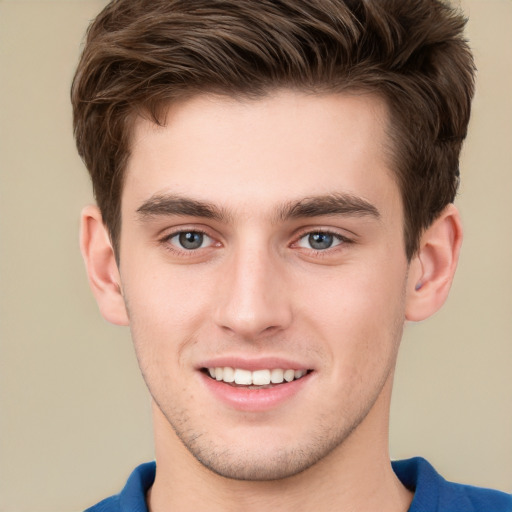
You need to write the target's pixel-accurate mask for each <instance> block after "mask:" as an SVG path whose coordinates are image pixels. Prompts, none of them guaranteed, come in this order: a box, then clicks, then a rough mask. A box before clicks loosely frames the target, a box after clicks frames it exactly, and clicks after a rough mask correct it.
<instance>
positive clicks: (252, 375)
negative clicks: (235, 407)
mask: <svg viewBox="0 0 512 512" xmlns="http://www.w3.org/2000/svg"><path fill="white" fill-rule="evenodd" d="M202 371H203V373H205V374H206V375H208V376H209V377H210V378H212V379H215V380H217V381H222V382H225V383H226V384H230V385H232V386H244V387H249V389H252V388H256V389H264V388H269V387H273V386H275V385H278V384H285V383H288V382H292V381H294V380H298V379H301V378H302V377H304V376H305V375H308V374H309V373H311V372H312V371H313V370H295V369H292V368H288V369H283V368H273V369H271V370H270V369H269V370H267V369H264V370H255V371H251V370H244V369H241V368H232V367H230V366H222V367H214V368H203V369H202Z"/></svg>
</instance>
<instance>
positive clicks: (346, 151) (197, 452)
mask: <svg viewBox="0 0 512 512" xmlns="http://www.w3.org/2000/svg"><path fill="white" fill-rule="evenodd" d="M386 119H387V112H386V109H385V107H384V105H383V104H382V103H381V102H380V100H378V99H376V98H373V97H369V96H362V95H359V96H356V95H353V96H350V95H325V96H318V95H306V94H301V93H294V92H286V91H283V92H279V93H276V94H273V95H269V96H268V97H265V98H263V99H259V100H247V101H236V100H233V99H227V98H223V97H216V96H199V97H196V98H194V99H192V100H188V101H186V102H183V103H181V104H176V105H173V106H172V107H171V109H170V111H169V115H168V118H167V125H166V126H165V127H157V126H155V125H154V124H152V123H150V122H149V121H145V120H142V119H141V120H139V121H138V122H137V124H136V126H135V131H134V138H133V146H132V154H131V157H130V160H129V164H128V168H127V172H126V180H125V185H124V190H123V198H122V231H121V244H120V262H121V263H120V275H121V285H122V291H123V295H124V298H125V302H126V305H127V308H128V312H129V317H130V326H131V330H132V335H133V340H134V344H135V348H136V352H137V357H138V360H139V364H140V367H141V369H142V372H143V375H144V378H145V380H146V382H147V385H148V388H149V390H150V392H151V395H152V397H153V399H154V401H155V403H156V405H157V407H158V409H157V411H158V412H157V414H158V415H160V416H161V418H160V421H159V423H157V425H160V427H158V428H161V429H163V430H165V431H166V432H165V435H167V436H175V435H176V436H177V437H179V439H181V441H182V442H183V443H184V445H185V446H186V447H187V448H188V450H189V452H190V453H191V454H193V455H194V456H195V457H196V458H197V459H198V460H200V461H201V462H202V463H203V464H204V465H206V466H207V467H209V468H211V469H212V470H213V471H215V472H218V473H220V474H222V475H225V476H228V477H232V478H243V479H260V480H261V479H273V478H281V477H286V476H289V475H292V474H295V473H297V472H299V471H301V470H304V469H306V468H308V467H309V466H311V465H313V464H314V463H315V462H317V461H319V460H321V459H323V458H325V457H327V456H329V455H332V454H333V453H336V452H339V450H342V449H343V447H344V446H347V445H348V444H349V442H350V438H353V436H354V435H355V432H362V431H363V430H364V431H365V432H370V431H375V427H377V430H378V429H381V430H383V431H384V432H383V436H385V429H386V427H385V425H386V423H387V407H388V401H389V390H390V385H391V380H392V372H393V367H394V363H395V359H396V353H397V349H398V345H399V341H400V338H401V333H402V327H403V321H404V308H405V287H406V281H407V269H408V264H407V260H406V257H405V253H404V241H403V213H402V207H401V200H400V194H399V189H398V187H397V185H396V183H395V181H394V179H393V173H392V170H390V169H389V168H388V167H387V162H386V158H385V150H384V146H385V142H386V141H385V133H384V132H385V124H386ZM226 368H227V369H226ZM210 372H211V373H212V374H213V375H214V377H212V376H210ZM217 379H221V380H217ZM233 379H235V380H236V382H235V383H233V382H231V381H232V380H233ZM290 379H293V380H291V381H290V382H288V380H290ZM225 381H227V382H225ZM272 381H274V382H272ZM237 382H238V384H237ZM251 383H252V385H248V384H251ZM162 418H163V419H164V421H163V424H165V425H166V427H165V428H164V427H162V421H161V420H162ZM167 422H168V423H167ZM368 423H371V424H372V425H373V430H372V428H369V427H368ZM169 425H170V426H171V427H172V429H171V428H168V427H169ZM365 425H366V427H365ZM365 429H366V430H365Z"/></svg>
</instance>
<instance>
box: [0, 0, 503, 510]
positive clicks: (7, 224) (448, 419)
mask: <svg viewBox="0 0 512 512" xmlns="http://www.w3.org/2000/svg"><path fill="white" fill-rule="evenodd" d="M102 4H103V2H101V1H99V0H67V1H48V0H40V1H24V0H0V244H1V247H0V342H1V345H0V512H6V511H7V512H24V511H37V512H45V511H48V512H50V511H51V512H60V511H79V510H82V509H83V508H85V507H86V506H88V505H91V504H92V503H93V502H95V501H97V500H99V499H100V498H102V497H105V496H106V495H108V494H112V493H114V492H117V491H118V490H120V488H121V486H122V485H123V483H124V481H125V479H126V477H127V476H128V474H129V472H130V471H131V469H132V468H133V467H134V466H135V465H136V464H138V463H139V462H142V461H145V460H149V459H151V458H152V456H153V453H152V440H151V422H150V415H149V403H148V398H147V394H146V391H145V389H144V386H143V384H142V381H141V378H140V377H139V374H138V370H137V367H136V362H135V359H134V356H133V355H132V351H131V344H130V340H129V334H128V332H127V331H126V330H124V329H121V328H116V327H112V326H110V325H107V324H106V323H105V322H104V321H103V320H102V319H101V318H100V316H99V313H98V312H97V309H96V305H95V303H94V302H93V299H92V296H91V295H90V293H89V290H88V286H87V282H86V277H85V273H84V270H83V268H82V262H81V258H80V255H79V251H78V243H77V231H78V218H79V212H80V209H81V207H82V206H83V205H84V204H86V203H87V202H89V201H90V200H91V195H90V191H89V188H90V187H89V182H88V178H87V176H86V172H85V170H84V168H83V166H82V164H81V162H80V160H79V159H78V157H77V155H76V153H75V149H74V144H73V140H72V134H71V127H70V126H71V119H70V118H71V114H70V108H69V101H68V90H69V84H70V81H71V77H72V73H73V69H74V66H75V63H76V60H77V56H78V53H79V47H80V42H81V39H82V35H83V32H84V29H85V27H86V26H87V24H88V21H89V20H90V18H91V17H92V16H93V15H94V14H95V13H96V12H97V11H98V10H99V9H100V7H101V5H102ZM462 6H463V7H464V9H465V11H466V12H467V14H468V15H469V16H470V20H471V21H470V25H469V29H468V35H469V38H470V40H471V44H472V47H473V48H474V51H475V54H476V60H477V64H478V67H479V77H478V92H477V97H476V100H475V104H474V117H473V121H472V125H471V132H470V136H469V140H468V142H467V144H466V147H465V152H464V158H463V165H462V176H463V185H462V188H461V195H460V198H459V200H458V205H459V207H460V209H461V211H462V215H463V219H464V222H465V232H466V239H465V244H464V249H463V256H462V259H461V262H460V269H459V272H458V275H457V277H456V281H455V284H454V287H453V291H452V295H451V298H450V300H449V302H448V304H447V305H446V307H445V309H444V310H443V311H442V312H441V313H439V314H438V315H436V316H435V317H434V318H433V319H431V320H429V321H427V322H424V323H423V324H421V325H413V326H409V327H408V328H407V332H406V337H405V340H404V343H403V348H402V353H401V357H400V361H399V367H398V372H397V384H396V389H395V395H394V403H393V408H392V409H393V410H392V428H391V449H392V455H393V456H394V457H396V458H401V457H408V456H413V455H418V454H421V455H422V456H425V457H427V458H428V459H429V460H431V462H433V464H434V465H435V466H437V468H438V469H439V470H440V471H441V472H442V473H443V474H444V475H445V476H446V477H447V478H449V479H454V480H458V481H463V482H467V483H474V484H480V485H485V486H491V487H497V488H500V489H503V490H508V491H512V376H511V363H512V291H511V290H512V147H511V146H512V30H511V27H512V0H467V1H463V2H462Z"/></svg>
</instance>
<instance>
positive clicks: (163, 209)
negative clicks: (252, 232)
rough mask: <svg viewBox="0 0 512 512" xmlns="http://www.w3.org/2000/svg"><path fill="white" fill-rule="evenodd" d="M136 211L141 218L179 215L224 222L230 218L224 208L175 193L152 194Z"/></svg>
mask: <svg viewBox="0 0 512 512" xmlns="http://www.w3.org/2000/svg"><path fill="white" fill-rule="evenodd" d="M137 213H138V214H139V216H140V217H142V218H143V219H144V218H148V217H160V216H166V215H179V216H184V217H185V216H190V217H203V218H206V219H213V220H217V221H219V222H225V221H227V220H228V219H229V218H230V216H229V215H228V213H227V212H226V211H225V210H224V209H221V208H218V207H217V206H215V205H214V204H212V203H209V202H206V201H198V200H196V199H191V198H187V197H182V196H177V195H154V196H152V197H150V198H149V199H148V200H147V201H144V203H142V205H141V206H140V207H139V208H137Z"/></svg>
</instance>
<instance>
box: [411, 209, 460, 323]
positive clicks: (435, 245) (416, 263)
mask: <svg viewBox="0 0 512 512" xmlns="http://www.w3.org/2000/svg"><path fill="white" fill-rule="evenodd" d="M461 244H462V225H461V221H460V215H459V212H458V210H457V208H455V206H454V205H453V204H450V205H448V206H447V207H446V208H445V209H444V210H443V212H442V213H441V215H439V217H438V218H437V219H436V220H435V221H434V222H433V223H432V224H431V226H430V227H429V228H428V229H427V230H425V232H424V233H423V235H422V236H421V240H420V247H419V250H418V252H417V254H416V255H415V256H414V258H413V259H412V261H411V264H410V267H409V276H408V282H407V304H406V311H405V314H406V319H407V320H410V321H414V322H418V321H420V320H424V319H425V318H428V317H429V316H431V315H433V314H434V313H435V312H436V311H437V310H438V309H440V308H441V306H442V305H443V304H444V302H445V301H446V298H447V297H448V292H449V291H450V287H451V284H452V281H453V277H454V275H455V270H456V268H457V262H458V260H459V252H460V247H461Z"/></svg>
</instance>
